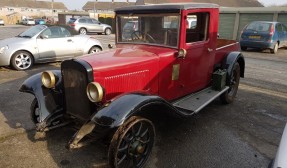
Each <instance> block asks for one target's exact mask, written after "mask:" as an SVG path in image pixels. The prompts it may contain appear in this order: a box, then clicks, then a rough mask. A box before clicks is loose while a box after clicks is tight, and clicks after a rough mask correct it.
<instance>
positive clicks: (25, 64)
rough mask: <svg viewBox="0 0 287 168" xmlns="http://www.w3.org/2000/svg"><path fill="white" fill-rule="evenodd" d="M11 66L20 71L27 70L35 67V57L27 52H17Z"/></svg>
mask: <svg viewBox="0 0 287 168" xmlns="http://www.w3.org/2000/svg"><path fill="white" fill-rule="evenodd" d="M11 66H12V67H13V68H14V69H16V70H18V71H22V70H27V69H29V68H31V67H32V66H33V56H32V55H31V54H30V53H28V52H26V51H17V52H15V53H14V54H13V56H12V58H11Z"/></svg>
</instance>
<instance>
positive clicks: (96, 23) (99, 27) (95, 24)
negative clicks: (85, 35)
mask: <svg viewBox="0 0 287 168" xmlns="http://www.w3.org/2000/svg"><path fill="white" fill-rule="evenodd" d="M91 21H92V23H93V27H94V28H95V32H103V26H102V24H101V22H99V21H97V20H96V19H91Z"/></svg>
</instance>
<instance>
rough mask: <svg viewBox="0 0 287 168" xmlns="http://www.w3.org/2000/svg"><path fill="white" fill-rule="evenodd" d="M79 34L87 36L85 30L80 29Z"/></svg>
mask: <svg viewBox="0 0 287 168" xmlns="http://www.w3.org/2000/svg"><path fill="white" fill-rule="evenodd" d="M79 33H80V34H87V29H85V28H80V30H79Z"/></svg>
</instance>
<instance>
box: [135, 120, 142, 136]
mask: <svg viewBox="0 0 287 168" xmlns="http://www.w3.org/2000/svg"><path fill="white" fill-rule="evenodd" d="M142 126H143V123H140V126H139V129H138V131H137V133H136V136H139V135H140V133H141V129H142Z"/></svg>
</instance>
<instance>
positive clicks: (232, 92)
mask: <svg viewBox="0 0 287 168" xmlns="http://www.w3.org/2000/svg"><path fill="white" fill-rule="evenodd" d="M239 80H240V66H239V64H238V62H236V63H235V64H234V66H233V69H232V74H231V76H230V85H229V89H228V90H227V91H226V92H224V93H223V94H222V95H221V96H220V99H221V101H222V102H223V103H224V104H229V103H232V102H233V101H234V99H235V96H236V94H237V90H238V86H239Z"/></svg>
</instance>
